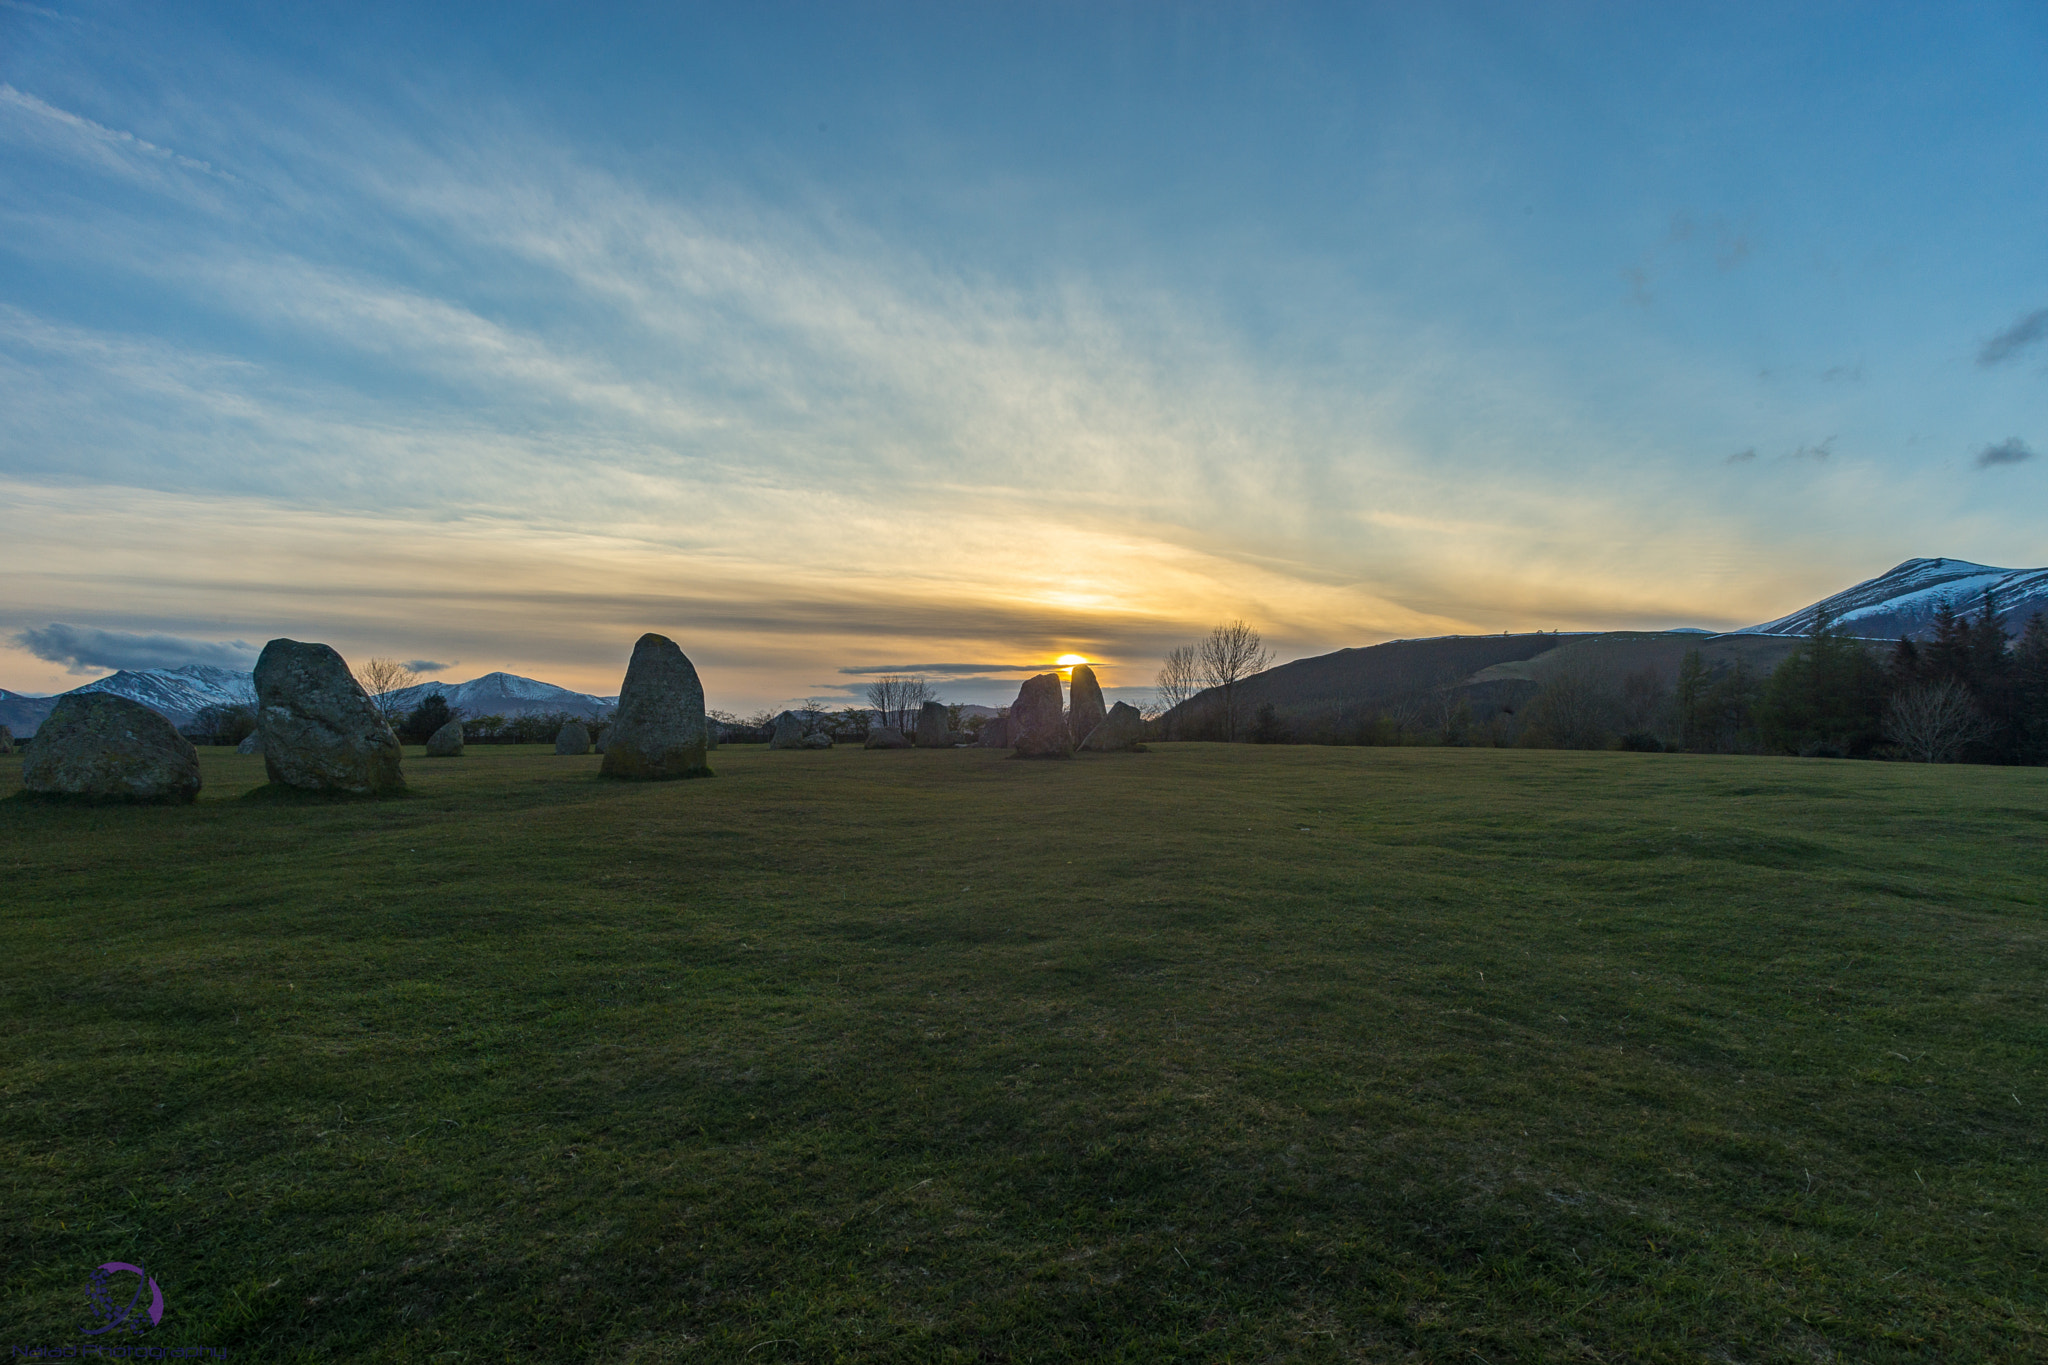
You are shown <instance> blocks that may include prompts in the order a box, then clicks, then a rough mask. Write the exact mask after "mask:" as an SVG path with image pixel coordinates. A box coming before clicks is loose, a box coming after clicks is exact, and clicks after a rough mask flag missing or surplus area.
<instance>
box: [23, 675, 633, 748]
mask: <svg viewBox="0 0 2048 1365" xmlns="http://www.w3.org/2000/svg"><path fill="white" fill-rule="evenodd" d="M71 692H112V693H114V694H115V695H116V696H122V697H127V698H129V699H130V700H132V701H139V702H141V703H142V704H143V705H144V706H147V707H149V708H151V709H152V710H155V711H159V712H162V713H163V714H164V715H165V716H166V717H168V718H169V719H170V721H171V723H172V724H174V725H177V726H180V727H183V726H188V725H190V724H192V722H193V721H194V720H195V719H197V718H198V715H199V713H200V712H201V711H203V710H205V709H206V708H207V707H209V706H214V705H223V704H225V705H242V706H247V705H252V704H253V703H254V702H255V700H256V679H255V677H254V676H253V675H251V674H248V673H238V672H236V671H235V670H234V669H232V668H216V667H213V666H211V665H208V664H186V665H185V666H184V667H183V668H124V669H122V670H121V671H120V672H118V673H111V674H108V675H107V676H106V677H104V678H99V679H96V680H94V681H92V682H89V683H87V684H85V685H84V686H83V687H74V688H72V689H71ZM434 694H439V695H440V696H444V697H446V698H447V699H448V704H449V705H450V706H452V707H455V708H457V709H459V710H460V711H461V712H462V713H463V714H464V715H467V716H506V717H515V716H524V715H532V714H535V713H540V714H548V713H552V712H556V711H568V712H573V713H576V714H579V715H593V716H594V715H596V714H597V713H598V712H600V711H603V710H605V709H606V708H608V707H610V706H612V705H613V704H615V703H616V702H617V701H618V698H617V697H598V696H593V695H591V694H590V693H588V692H572V691H570V690H569V689H568V688H566V687H557V686H555V685H554V684H553V683H544V682H540V681H538V680H537V679H534V678H522V677H520V676H519V675H518V674H516V673H486V674H484V675H483V676H482V677H481V678H472V679H470V680H469V681H468V682H466V683H444V682H426V683H420V684H419V685H417V686H415V687H407V688H403V689H401V690H399V691H398V692H396V693H393V694H392V695H393V696H394V698H395V699H396V706H395V708H394V709H396V710H399V711H409V710H411V709H412V708H413V707H415V706H417V705H419V703H420V702H421V701H423V700H425V699H426V698H427V697H428V696H430V695H434ZM59 695H62V696H70V695H71V693H70V692H66V693H61V694H59ZM56 705H57V698H56V697H34V696H29V695H26V694H24V693H21V692H9V691H7V690H5V689H0V725H4V726H6V727H7V728H8V729H9V730H11V731H13V732H14V733H15V734H16V735H32V734H34V733H35V732H36V728H37V727H38V726H40V725H41V724H42V723H43V718H44V717H45V716H47V715H49V714H50V712H51V710H52V709H53V708H54V707H55V706H56Z"/></svg>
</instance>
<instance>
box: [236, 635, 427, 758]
mask: <svg viewBox="0 0 2048 1365" xmlns="http://www.w3.org/2000/svg"><path fill="white" fill-rule="evenodd" d="M256 727H257V733H258V734H260V735H262V736H263V741H262V742H263V766H264V769H265V770H266V771H267V772H269V774H270V780H271V781H272V782H276V783H279V784H280V785H283V786H287V787H299V788H303V789H304V790H306V791H331V792H353V793H355V794H356V795H359V796H373V795H376V794H378V793H380V792H393V791H403V790H404V789H405V773H404V772H403V770H402V769H401V768H400V767H399V763H400V760H401V759H402V758H403V756H404V751H403V750H401V749H400V748H399V747H398V736H397V735H394V734H392V733H391V727H390V726H389V725H388V724H386V723H385V721H384V717H383V715H382V714H381V713H380V712H379V711H378V710H377V708H376V706H375V705H374V704H373V703H372V702H371V701H370V698H369V696H368V695H367V694H366V693H365V692H364V691H363V689H362V685H361V684H360V683H358V682H357V681H356V680H355V678H354V677H353V676H351V675H350V673H349V671H348V665H347V664H346V663H343V662H342V658H341V656H340V655H339V654H336V653H335V652H334V651H333V650H332V649H329V648H328V647H327V646H326V645H319V644H302V643H300V642H299V641H297V640H272V641H271V642H270V643H269V644H267V645H265V646H263V653H262V655H261V656H259V657H258V658H257V660H256Z"/></svg>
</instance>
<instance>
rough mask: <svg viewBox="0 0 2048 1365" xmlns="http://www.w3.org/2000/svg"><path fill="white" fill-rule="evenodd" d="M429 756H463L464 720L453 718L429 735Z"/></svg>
mask: <svg viewBox="0 0 2048 1365" xmlns="http://www.w3.org/2000/svg"><path fill="white" fill-rule="evenodd" d="M427 757H428V758H461V757H462V722H461V721H459V720H451V721H449V722H448V723H447V724H446V725H444V726H442V727H441V728H440V729H438V730H436V731H434V733H433V734H431V735H428V736H427Z"/></svg>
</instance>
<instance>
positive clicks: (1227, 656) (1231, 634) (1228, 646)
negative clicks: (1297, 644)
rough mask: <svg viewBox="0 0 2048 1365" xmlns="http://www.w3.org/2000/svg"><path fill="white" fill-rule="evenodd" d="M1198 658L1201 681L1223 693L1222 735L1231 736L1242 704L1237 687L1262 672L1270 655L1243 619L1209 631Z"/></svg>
mask: <svg viewBox="0 0 2048 1365" xmlns="http://www.w3.org/2000/svg"><path fill="white" fill-rule="evenodd" d="M1200 660H1201V677H1202V681H1203V682H1204V683H1206V684H1207V685H1208V686H1210V687H1214V688H1217V689H1219V690H1220V691H1221V692H1222V693H1223V736H1224V738H1225V739H1229V740H1235V739H1236V738H1237V724H1238V712H1239V710H1240V709H1241V708H1242V705H1243V702H1242V700H1241V699H1240V698H1239V696H1238V695H1237V691H1238V688H1239V686H1240V685H1242V684H1243V682H1244V680H1245V679H1246V678H1249V677H1251V676H1252V674H1254V673H1259V672H1263V671H1264V669H1265V667H1266V665H1268V664H1270V663H1272V662H1273V656H1272V654H1271V653H1270V652H1269V651H1268V650H1267V649H1266V643H1265V641H1264V640H1262V639H1260V638H1259V633H1258V632H1257V631H1256V630H1253V629H1252V628H1251V627H1250V626H1248V625H1246V624H1245V623H1244V622H1243V621H1231V622H1228V623H1226V624H1224V625H1220V626H1218V627H1216V629H1214V630H1212V631H1210V632H1209V638H1208V639H1206V640H1204V641H1202V644H1201V653H1200Z"/></svg>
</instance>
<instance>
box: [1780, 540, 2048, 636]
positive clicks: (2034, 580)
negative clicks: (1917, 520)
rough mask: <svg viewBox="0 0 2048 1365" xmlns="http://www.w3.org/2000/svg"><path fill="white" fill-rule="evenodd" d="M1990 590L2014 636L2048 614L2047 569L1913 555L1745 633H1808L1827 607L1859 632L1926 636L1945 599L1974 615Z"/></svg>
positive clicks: (1860, 633) (1862, 633)
mask: <svg viewBox="0 0 2048 1365" xmlns="http://www.w3.org/2000/svg"><path fill="white" fill-rule="evenodd" d="M1986 588H1989V589H1991V590H1992V591H1993V592H1994V593H1995V594H1996V595H1997V601H1998V608H1999V611H2000V612H2001V613H2003V614H2004V617H2005V629H2006V631H2007V633H2009V634H2012V635H2017V634H2019V633H2020V631H2022V630H2023V629H2025V628H2026V624H2027V619H2028V618H2029V617H2031V616H2033V615H2034V613H2036V612H2042V613H2048V569H1998V568H1993V567H1992V566H1990V565H1988V564H1972V563H1971V562H1970V561H1968V560H1967V559H1909V560H1907V561H1906V562H1905V563H1903V564H1901V565H1899V566H1898V567H1897V568H1895V569H1892V570H1890V571H1888V572H1886V573H1882V574H1879V575H1878V576H1877V577H1876V578H1871V579H1866V580H1865V581H1863V582H1861V583H1858V584H1857V585H1856V586H1855V587H1853V588H1848V589H1845V590H1843V591H1842V592H1838V593H1836V594H1835V595H1834V596H1833V597H1823V598H1822V599H1821V600H1820V601H1818V602H1815V603H1813V604H1812V605H1811V606H1805V607H1801V608H1800V609H1799V610H1798V611H1795V612H1793V613H1792V614H1791V615H1789V616H1780V617H1779V618H1778V619H1777V620H1775V621H1766V622H1764V623H1763V624H1762V625H1760V626H1750V627H1748V629H1747V630H1745V631H1742V632H1740V633H1742V634H1747V635H1804V634H1805V633H1806V632H1807V631H1809V630H1811V629H1812V628H1813V622H1814V618H1815V617H1816V616H1817V615H1818V614H1819V613H1820V612H1822V611H1826V612H1828V613H1829V614H1831V615H1832V616H1834V617H1835V618H1836V619H1837V620H1838V621H1839V622H1840V623H1841V624H1842V625H1844V626H1847V627H1848V628H1849V630H1850V631H1851V632H1853V633H1854V634H1857V635H1862V636H1868V637H1873V638H1877V639H1887V640H1896V639H1897V638H1898V637H1899V636H1901V635H1907V636H1912V637H1914V638H1921V637H1924V636H1926V635H1928V634H1929V633H1931V632H1932V630H1933V627H1934V614H1935V612H1936V611H1937V610H1938V609H1939V608H1940V606H1941V604H1942V603H1943V602H1949V603H1952V604H1953V605H1954V606H1955V609H1956V610H1957V611H1959V612H1969V613H1973V612H1976V611H1977V610H1979V609H1980V608H1981V607H1982V606H1983V604H1984V590H1985V589H1986Z"/></svg>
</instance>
